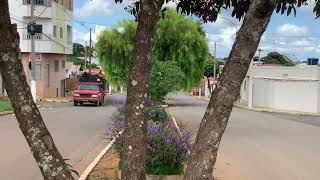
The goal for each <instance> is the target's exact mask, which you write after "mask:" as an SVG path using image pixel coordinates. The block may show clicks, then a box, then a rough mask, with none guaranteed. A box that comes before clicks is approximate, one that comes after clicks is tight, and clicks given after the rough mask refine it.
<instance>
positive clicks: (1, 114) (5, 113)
mask: <svg viewBox="0 0 320 180" xmlns="http://www.w3.org/2000/svg"><path fill="white" fill-rule="evenodd" d="M13 113H14V112H13V111H4V112H0V116H6V115H9V114H13Z"/></svg>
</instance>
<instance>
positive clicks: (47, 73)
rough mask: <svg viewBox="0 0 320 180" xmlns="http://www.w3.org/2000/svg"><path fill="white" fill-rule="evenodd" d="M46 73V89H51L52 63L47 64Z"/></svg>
mask: <svg viewBox="0 0 320 180" xmlns="http://www.w3.org/2000/svg"><path fill="white" fill-rule="evenodd" d="M44 72H45V74H44V78H45V83H46V87H50V61H47V62H46V64H45V70H44Z"/></svg>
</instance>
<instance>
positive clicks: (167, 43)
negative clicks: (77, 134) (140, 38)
mask: <svg viewBox="0 0 320 180" xmlns="http://www.w3.org/2000/svg"><path fill="white" fill-rule="evenodd" d="M136 28H137V23H136V22H134V21H123V22H121V23H120V24H118V25H117V26H115V27H113V28H112V29H111V30H105V31H104V32H103V33H101V35H100V37H99V38H98V43H97V45H96V52H97V54H98V56H99V59H100V61H101V64H102V67H103V68H104V70H105V71H106V72H107V74H108V80H109V82H111V84H116V85H125V84H126V83H127V77H128V67H129V62H130V59H131V57H132V52H133V48H134V38H135V33H136ZM153 58H154V61H155V62H158V61H172V62H176V65H177V66H178V67H179V68H180V69H181V71H182V72H183V77H182V78H181V79H182V80H183V83H179V85H181V86H180V88H182V89H188V90H189V89H191V88H192V87H193V86H194V85H196V84H198V83H199V82H200V80H201V79H202V77H203V68H204V65H205V62H206V61H207V59H208V42H207V40H206V37H205V33H204V30H203V29H202V27H201V24H200V23H199V22H196V21H194V20H193V19H191V18H186V17H184V16H182V15H180V14H179V13H177V12H176V11H175V10H167V11H166V12H165V18H164V19H161V20H160V21H159V23H158V25H157V31H156V36H155V44H154V48H153ZM169 67H172V66H169ZM178 75H180V74H178ZM179 82H180V81H179Z"/></svg>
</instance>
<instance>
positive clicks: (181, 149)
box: [107, 103, 190, 167]
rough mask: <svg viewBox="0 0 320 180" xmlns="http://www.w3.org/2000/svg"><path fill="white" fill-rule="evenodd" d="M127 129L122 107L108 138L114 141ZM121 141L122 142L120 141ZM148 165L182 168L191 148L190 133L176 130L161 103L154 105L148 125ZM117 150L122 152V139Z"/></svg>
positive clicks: (114, 117) (114, 119) (118, 141)
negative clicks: (171, 165)
mask: <svg viewBox="0 0 320 180" xmlns="http://www.w3.org/2000/svg"><path fill="white" fill-rule="evenodd" d="M124 128H125V108H124V106H123V107H120V108H119V109H118V111H117V112H116V113H114V114H113V128H110V129H109V131H108V133H107V137H108V138H109V139H112V138H113V137H115V136H118V134H119V132H120V131H121V130H123V129H124ZM119 139H120V140H119ZM147 141H148V143H147V165H148V166H149V165H150V166H154V165H157V164H173V165H175V166H177V167H178V166H181V165H182V164H183V162H184V161H185V160H186V157H187V154H188V150H189V148H190V133H188V132H186V131H182V132H181V133H180V132H179V131H178V129H177V128H176V126H175V124H174V123H173V122H172V121H170V118H169V115H168V114H167V112H166V111H165V110H164V109H163V108H161V105H160V103H153V105H152V108H151V112H150V114H149V121H148V123H147ZM116 146H117V147H118V148H117V149H118V150H119V151H120V153H121V151H122V147H123V146H122V137H121V136H120V138H118V140H117V142H116Z"/></svg>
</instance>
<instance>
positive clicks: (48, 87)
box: [21, 53, 66, 97]
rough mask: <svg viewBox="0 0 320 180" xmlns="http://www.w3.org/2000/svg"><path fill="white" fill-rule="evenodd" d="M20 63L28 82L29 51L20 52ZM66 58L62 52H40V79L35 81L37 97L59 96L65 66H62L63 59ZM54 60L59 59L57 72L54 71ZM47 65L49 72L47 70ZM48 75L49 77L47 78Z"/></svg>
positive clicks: (60, 94)
mask: <svg viewBox="0 0 320 180" xmlns="http://www.w3.org/2000/svg"><path fill="white" fill-rule="evenodd" d="M21 57H22V64H23V67H24V71H25V73H26V76H27V81H28V83H29V84H30V70H29V53H22V56H21ZM65 60H66V55H64V54H41V60H40V61H38V63H39V64H41V71H40V76H41V78H40V80H38V81H37V96H38V97H61V96H62V95H63V94H62V93H61V81H62V80H65V75H66V67H63V65H62V64H63V61H65ZM55 61H59V66H58V72H55V63H54V62H55ZM47 67H49V73H48V70H47ZM48 76H49V78H48Z"/></svg>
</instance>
